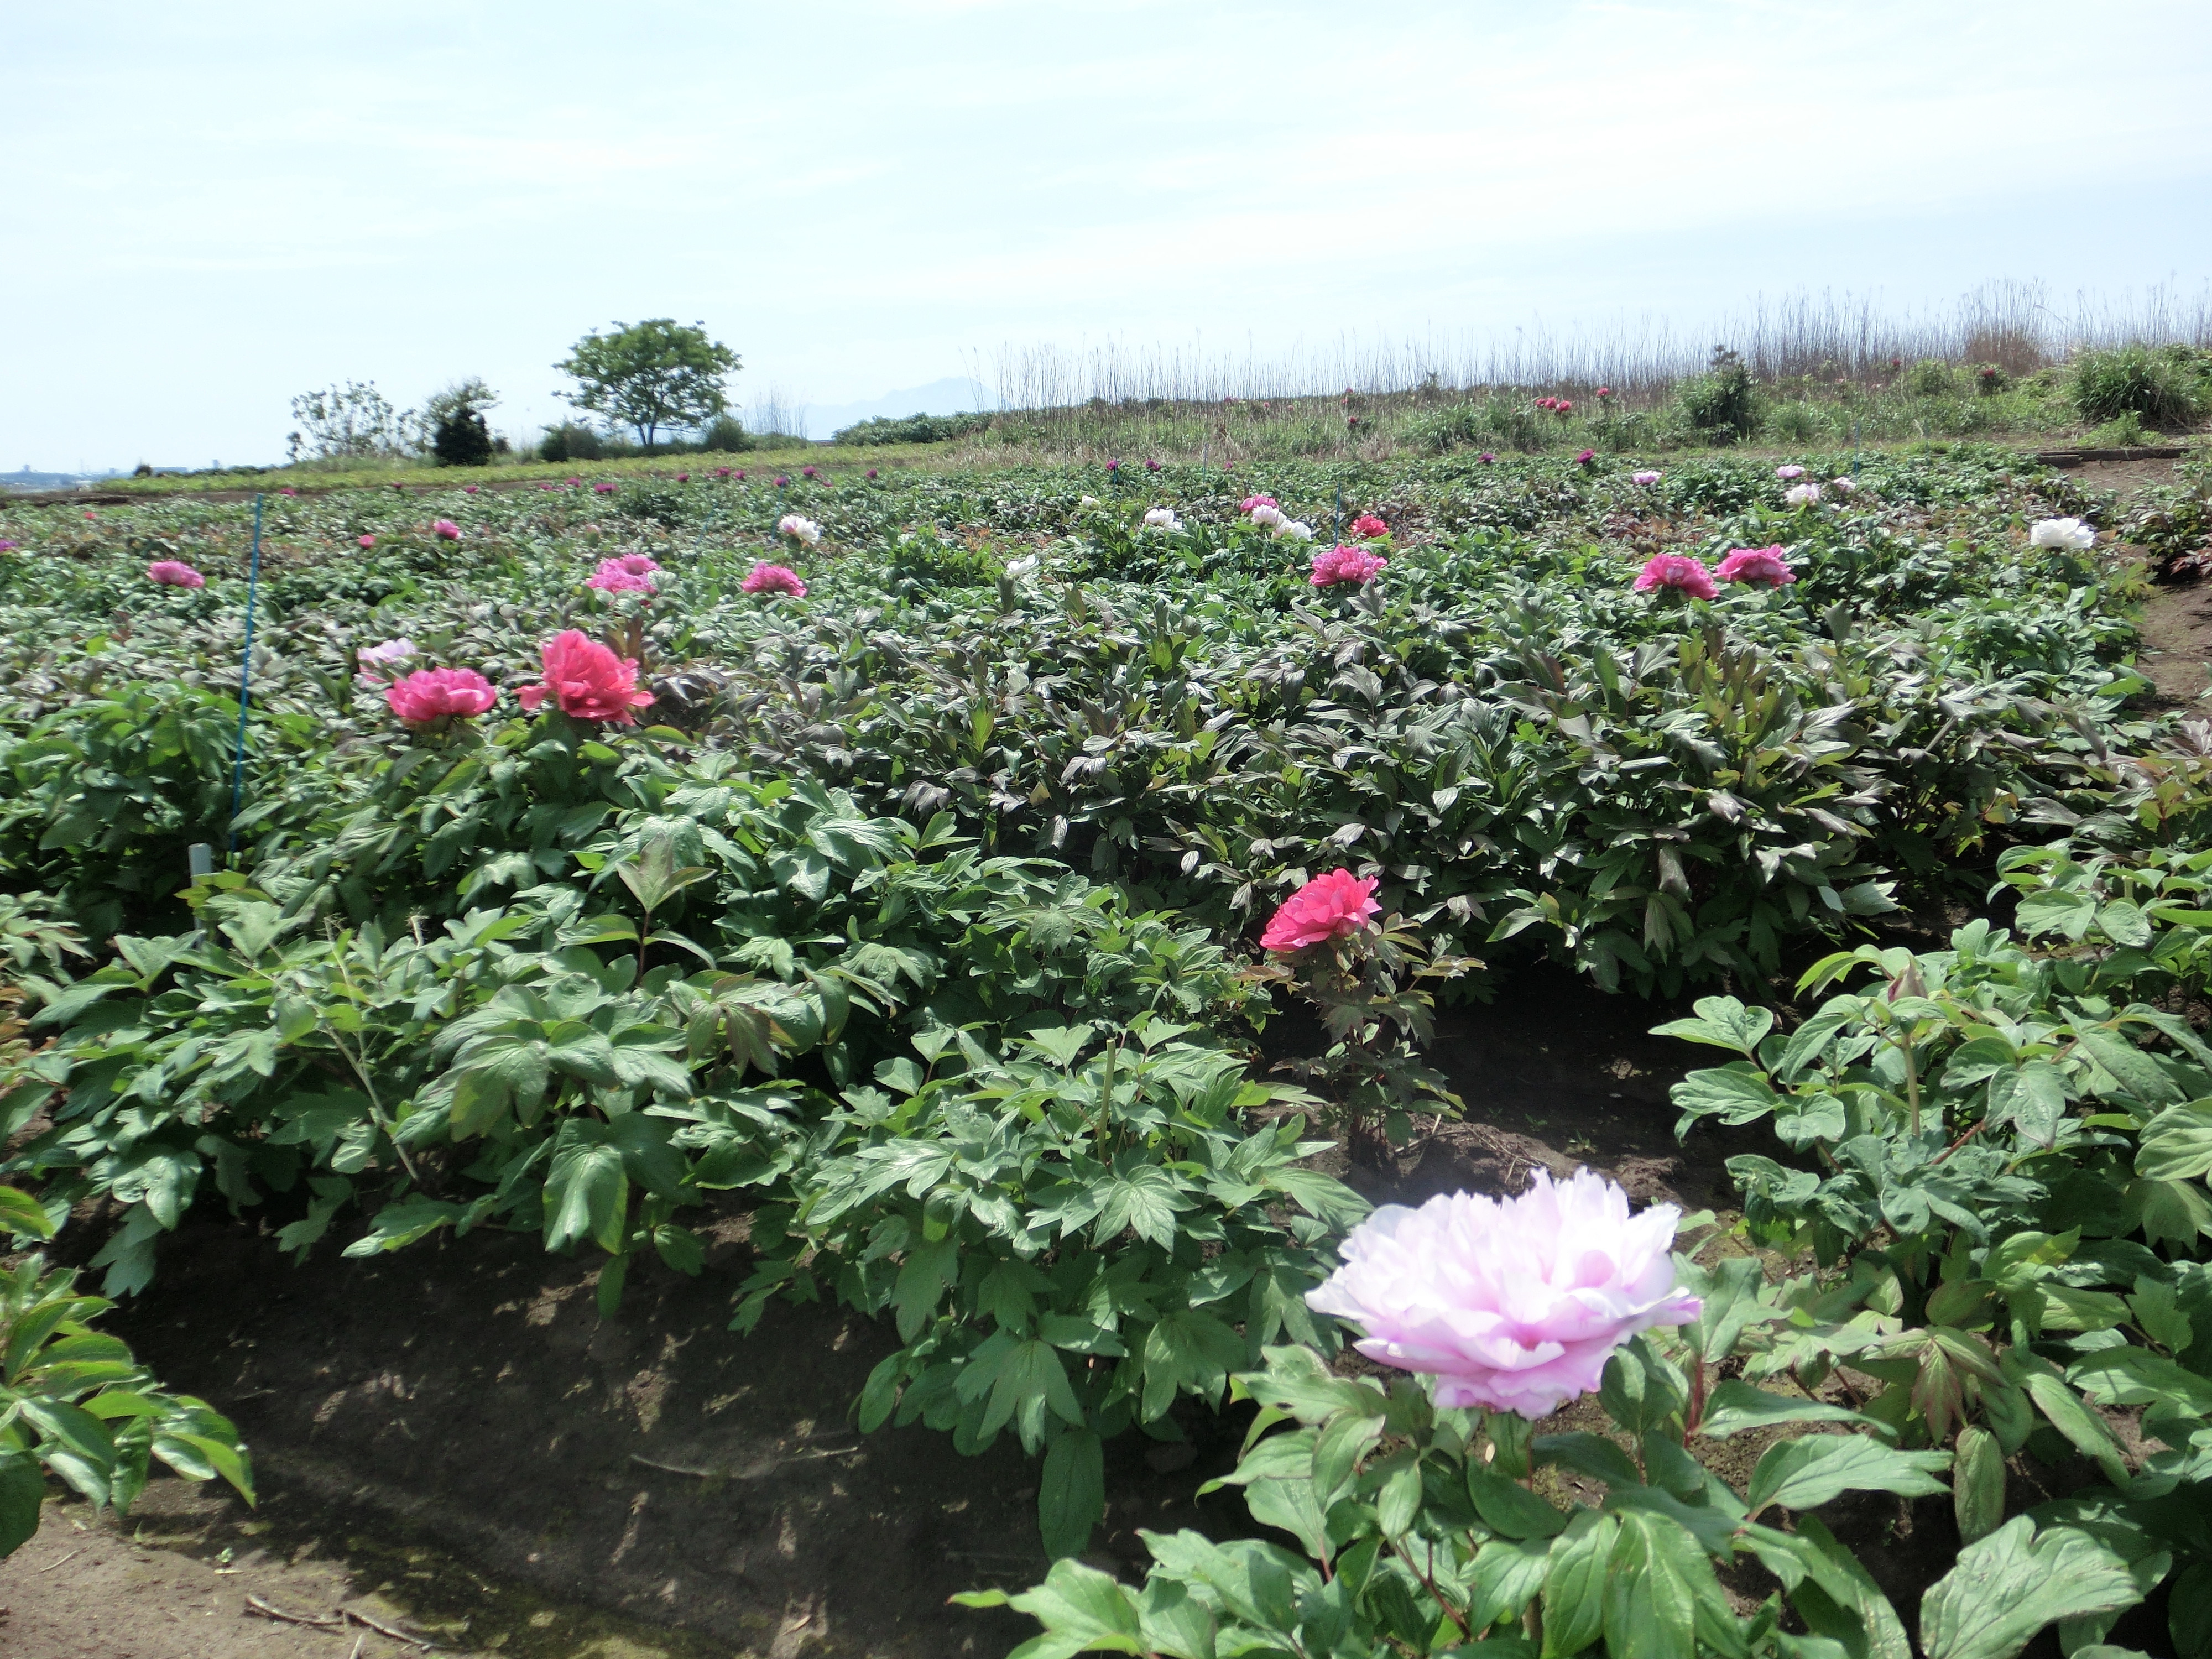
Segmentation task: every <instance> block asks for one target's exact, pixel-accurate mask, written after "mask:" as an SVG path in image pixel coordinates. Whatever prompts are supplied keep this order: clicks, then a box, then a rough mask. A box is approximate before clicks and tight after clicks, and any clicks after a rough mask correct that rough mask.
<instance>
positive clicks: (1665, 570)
mask: <svg viewBox="0 0 2212 1659" xmlns="http://www.w3.org/2000/svg"><path fill="white" fill-rule="evenodd" d="M1656 587H1672V588H1677V589H1680V591H1681V592H1685V593H1687V594H1688V595H1689V596H1690V597H1691V598H1692V599H1713V598H1716V597H1717V596H1718V594H1719V593H1720V589H1718V588H1717V587H1715V586H1713V578H1712V573H1711V571H1709V570H1707V569H1706V568H1705V565H1704V563H1703V562H1701V561H1699V560H1697V559H1693V558H1692V557H1690V556H1689V555H1687V554H1686V553H1655V554H1653V555H1652V556H1651V559H1650V562H1649V563H1648V564H1646V565H1645V566H1644V569H1643V572H1642V574H1639V575H1638V577H1637V578H1636V591H1637V592H1639V593H1649V592H1651V591H1652V589H1654V588H1656Z"/></svg>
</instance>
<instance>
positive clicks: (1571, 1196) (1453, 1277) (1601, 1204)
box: [1306, 1170, 1704, 1421]
mask: <svg viewBox="0 0 2212 1659" xmlns="http://www.w3.org/2000/svg"><path fill="white" fill-rule="evenodd" d="M1680 1219H1681V1212H1680V1210H1678V1209H1676V1208H1675V1207H1674V1206H1673V1205H1672V1204H1655V1205H1653V1206H1651V1207H1650V1209H1648V1210H1646V1211H1644V1212H1643V1213H1642V1214H1641V1215H1631V1214H1630V1213H1629V1212H1628V1194H1626V1193H1625V1192H1623V1191H1622V1190H1621V1189H1620V1188H1619V1187H1618V1186H1616V1185H1614V1184H1613V1182H1610V1181H1607V1180H1604V1179H1602V1178H1601V1177H1600V1176H1595V1175H1592V1174H1591V1173H1590V1172H1589V1170H1577V1172H1576V1174H1575V1176H1574V1177H1573V1179H1571V1180H1569V1181H1565V1182H1559V1183H1558V1184H1556V1185H1555V1184H1553V1181H1552V1177H1551V1176H1550V1175H1548V1174H1547V1172H1545V1171H1544V1170H1537V1171H1536V1174H1535V1179H1534V1182H1533V1183H1532V1184H1531V1185H1530V1187H1529V1188H1528V1191H1527V1192H1525V1193H1523V1194H1521V1195H1520V1196H1519V1197H1518V1198H1508V1199H1493V1198H1484V1197H1481V1196H1480V1195H1478V1194H1473V1193H1443V1194H1438V1195H1437V1197H1435V1198H1432V1199H1431V1200H1429V1201H1428V1202H1427V1203H1425V1204H1424V1205H1422V1206H1420V1207H1419V1209H1407V1207H1405V1206H1403V1205H1399V1204H1386V1205H1384V1206H1383V1207H1382V1208H1381V1209H1378V1210H1377V1211H1376V1212H1375V1213H1374V1214H1373V1215H1371V1216H1370V1217H1369V1218H1367V1219H1366V1220H1365V1221H1363V1222H1362V1223H1360V1224H1359V1225H1358V1226H1357V1227H1355V1228H1353V1229H1352V1231H1351V1233H1350V1234H1349V1235H1348V1236H1347V1237H1346V1239H1345V1241H1344V1243H1343V1244H1342V1245H1341V1246H1340V1253H1341V1254H1342V1255H1343V1257H1344V1265H1343V1266H1342V1267H1339V1268H1338V1269H1337V1270H1336V1271H1335V1272H1334V1273H1332V1274H1330V1275H1329V1277H1328V1280H1327V1281H1326V1282H1325V1283H1323V1284H1322V1285H1320V1286H1319V1287H1318V1288H1317V1289H1315V1290H1312V1291H1308V1292H1307V1293H1306V1302H1307V1304H1308V1305H1309V1306H1310V1307H1312V1308H1313V1309H1314V1310H1316V1312H1319V1313H1326V1314H1334V1315H1335V1316H1337V1317H1338V1318H1340V1319H1349V1320H1351V1321H1352V1322H1355V1323H1356V1324H1358V1326H1359V1327H1360V1328H1362V1329H1363V1330H1364V1331H1365V1332H1366V1335H1365V1336H1364V1337H1363V1338H1362V1339H1361V1340H1359V1341H1358V1342H1357V1343H1355V1344H1354V1345H1353V1346H1356V1347H1357V1348H1358V1350H1359V1352H1362V1353H1364V1354H1365V1355H1366V1356H1367V1357H1368V1358H1370V1359H1375V1360H1379V1361H1381V1362H1382V1363H1383V1364H1386V1365H1395V1366H1397V1367H1399V1368H1400V1369H1401V1370H1409V1371H1419V1372H1421V1373H1424V1374H1425V1375H1429V1376H1434V1377H1435V1378H1436V1379H1437V1387H1436V1401H1437V1405H1439V1406H1445V1407H1475V1406H1484V1407H1489V1408H1491V1409H1492V1410H1493V1411H1509V1412H1513V1413H1517V1414H1518V1415H1520V1416H1522V1417H1525V1418H1528V1419H1531V1420H1532V1421H1533V1420H1534V1419H1537V1418H1541V1417H1548V1416H1550V1415H1551V1414H1552V1413H1553V1412H1555V1411H1557V1410H1559V1407H1561V1406H1563V1405H1565V1403H1566V1402H1567V1401H1570V1400H1572V1399H1574V1398H1575V1397H1576V1396H1577V1395H1585V1394H1589V1393H1592V1392H1593V1391H1595V1389H1596V1388H1597V1386H1598V1383H1599V1382H1600V1380H1601V1378H1602V1377H1603V1376H1604V1374H1605V1362H1606V1361H1607V1358H1610V1357H1611V1356H1612V1354H1613V1350H1614V1349H1615V1348H1618V1347H1619V1346H1620V1345H1621V1344H1622V1343H1624V1342H1626V1341H1627V1340H1628V1339H1629V1338H1631V1337H1632V1336H1634V1335H1635V1334H1637V1333H1638V1331H1643V1330H1648V1329H1650V1328H1651V1327H1652V1326H1654V1325H1686V1324H1687V1323H1689V1322H1690V1321H1692V1320H1693V1319H1695V1318H1696V1317H1697V1316H1698V1315H1699V1313H1700V1312H1702V1311H1703V1308H1704V1304H1702V1303H1700V1302H1699V1299H1698V1298H1697V1297H1694V1296H1692V1295H1691V1294H1689V1293H1688V1292H1687V1291H1681V1290H1678V1289H1676V1288H1675V1285H1674V1257H1673V1256H1672V1255H1670V1254H1669V1252H1668V1247H1669V1246H1670V1245H1671V1244H1672V1243H1674V1229H1675V1226H1676V1225H1677V1224H1678V1223H1679V1222H1680Z"/></svg>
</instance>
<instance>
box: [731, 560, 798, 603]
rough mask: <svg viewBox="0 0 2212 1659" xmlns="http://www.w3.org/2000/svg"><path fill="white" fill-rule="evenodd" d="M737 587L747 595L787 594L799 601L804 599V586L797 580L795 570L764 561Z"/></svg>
mask: <svg viewBox="0 0 2212 1659" xmlns="http://www.w3.org/2000/svg"><path fill="white" fill-rule="evenodd" d="M738 586H739V587H742V588H744V591H745V592H748V593H788V594H790V595H791V596H792V597H793V599H805V597H806V584H805V582H803V581H801V580H799V573H798V572H797V571H796V570H793V569H792V568H790V567H789V566H787V565H781V564H769V563H768V562H766V561H765V560H763V562H761V563H759V564H757V565H755V566H754V567H753V568H752V571H751V573H750V574H749V575H747V576H746V578H745V579H744V580H743V581H741V582H739V583H738Z"/></svg>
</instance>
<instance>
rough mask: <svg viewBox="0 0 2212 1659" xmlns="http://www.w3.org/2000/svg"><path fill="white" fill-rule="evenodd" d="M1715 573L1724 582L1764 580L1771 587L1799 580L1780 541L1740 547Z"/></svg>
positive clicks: (1782, 585)
mask: <svg viewBox="0 0 2212 1659" xmlns="http://www.w3.org/2000/svg"><path fill="white" fill-rule="evenodd" d="M1713 574H1714V575H1716V576H1717V577H1719V578H1720V580H1723V581H1724V582H1764V583H1765V585H1766V586H1769V587H1787V586H1790V583H1792V582H1794V581H1796V580H1797V573H1796V571H1794V570H1792V569H1791V568H1790V562H1789V561H1788V560H1787V559H1785V558H1784V557H1783V556H1782V545H1781V544H1780V543H1776V544H1774V545H1773V546H1772V547H1739V548H1737V549H1735V550H1734V551H1733V552H1731V553H1730V554H1729V556H1728V557H1726V558H1725V559H1723V560H1722V561H1721V562H1720V566H1719V568H1717V569H1716V570H1715V571H1714V572H1713Z"/></svg>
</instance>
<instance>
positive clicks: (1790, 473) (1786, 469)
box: [1774, 466, 1805, 483]
mask: <svg viewBox="0 0 2212 1659" xmlns="http://www.w3.org/2000/svg"><path fill="white" fill-rule="evenodd" d="M1774 476H1775V477H1778V478H1779V479H1781V480H1782V481H1783V483H1789V482H1790V479H1792V478H1802V477H1804V476H1805V469H1804V468H1803V467H1802V466H1778V467H1776V468H1775V469H1774Z"/></svg>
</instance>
